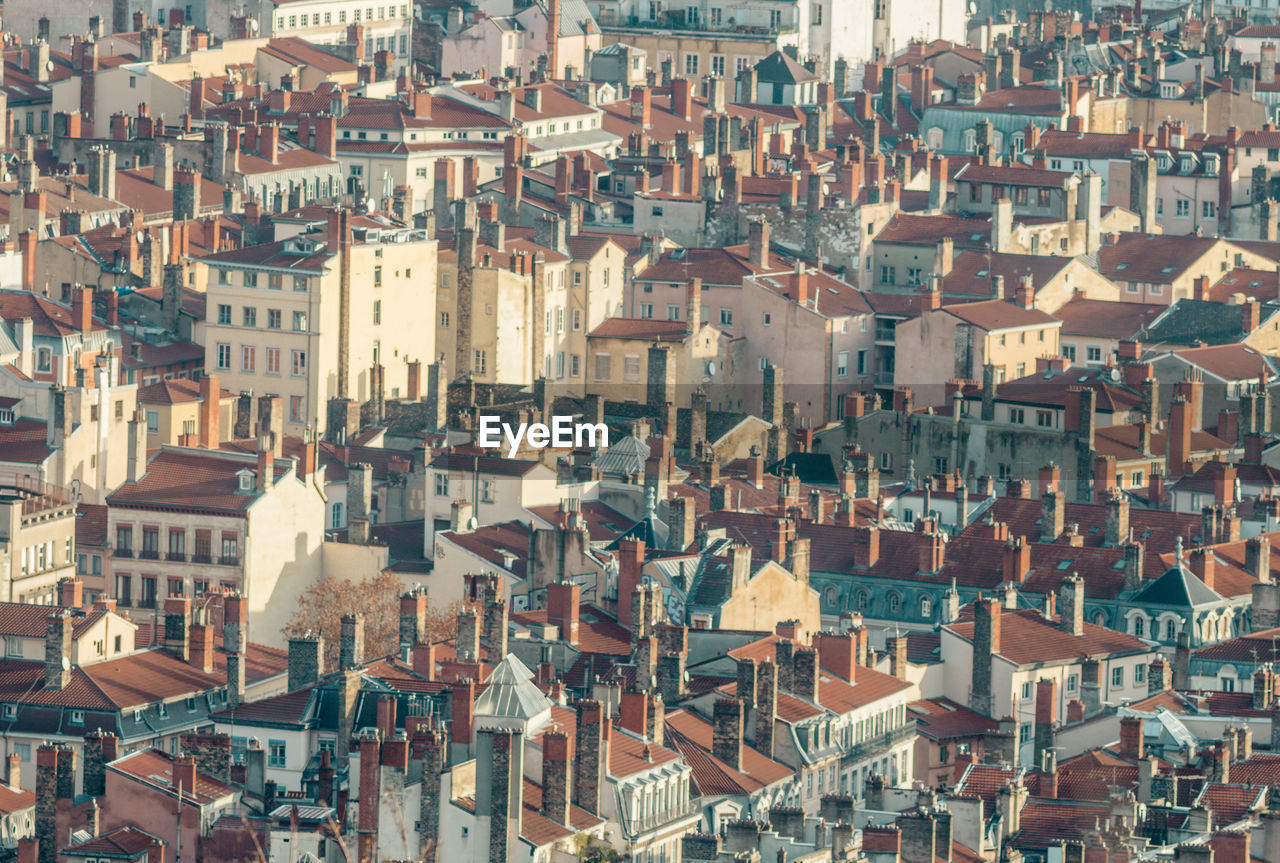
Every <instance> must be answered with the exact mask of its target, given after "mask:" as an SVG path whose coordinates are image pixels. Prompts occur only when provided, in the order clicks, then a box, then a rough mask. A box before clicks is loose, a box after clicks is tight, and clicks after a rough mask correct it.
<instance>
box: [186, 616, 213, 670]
mask: <svg viewBox="0 0 1280 863" xmlns="http://www.w3.org/2000/svg"><path fill="white" fill-rule="evenodd" d="M189 632H190V645H191V664H192V665H193V666H194V667H196V668H198V669H200V670H201V671H203V672H204V673H205V674H211V673H212V672H213V650H214V647H213V627H212V626H210V625H208V624H206V623H195V624H192V625H191V628H190V630H189Z"/></svg>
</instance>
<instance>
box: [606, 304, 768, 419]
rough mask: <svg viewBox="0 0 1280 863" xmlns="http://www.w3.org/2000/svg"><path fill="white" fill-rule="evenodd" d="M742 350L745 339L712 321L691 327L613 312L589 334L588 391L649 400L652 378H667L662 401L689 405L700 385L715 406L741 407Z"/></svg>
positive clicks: (631, 400) (656, 380) (711, 405)
mask: <svg viewBox="0 0 1280 863" xmlns="http://www.w3.org/2000/svg"><path fill="white" fill-rule="evenodd" d="M743 354H744V346H743V340H742V339H734V338H733V337H732V336H730V335H728V334H727V333H725V332H724V331H723V330H720V329H718V328H717V327H714V326H711V325H710V324H702V325H701V326H700V327H698V328H697V330H696V332H688V331H687V329H686V325H685V322H683V321H658V320H649V319H645V318H611V319H609V320H607V321H605V322H604V323H603V324H601V325H600V326H598V327H596V328H595V329H594V330H592V331H591V333H590V334H589V335H588V337H587V394H588V395H597V394H598V395H601V396H604V397H605V398H607V399H610V400H614V401H629V402H645V401H647V400H648V398H649V394H650V393H649V389H650V382H651V381H654V382H665V383H659V384H658V385H659V386H660V387H663V388H664V389H665V393H664V394H663V395H662V396H659V397H658V398H659V399H660V401H663V402H671V403H673V404H675V405H676V407H689V406H690V403H691V397H692V396H693V393H694V392H695V391H696V390H698V389H699V388H701V389H703V390H705V391H706V393H707V395H708V397H709V398H710V402H709V407H710V408H711V409H712V410H738V409H741V408H742V393H741V392H740V389H739V386H738V384H739V382H740V381H742V380H743V370H742V366H743ZM657 362H665V363H666V369H665V374H664V371H663V370H662V369H660V368H658V367H656V366H655V363H657Z"/></svg>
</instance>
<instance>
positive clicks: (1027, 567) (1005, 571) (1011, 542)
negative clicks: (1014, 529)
mask: <svg viewBox="0 0 1280 863" xmlns="http://www.w3.org/2000/svg"><path fill="white" fill-rule="evenodd" d="M1030 572H1031V543H1029V542H1027V541H1026V539H1025V538H1023V537H1021V536H1015V537H1010V538H1009V539H1008V540H1007V541H1006V542H1005V544H1004V557H1003V567H1002V569H1001V574H1002V576H1003V578H1004V581H1005V582H1006V583H1008V584H1022V583H1023V582H1024V581H1026V579H1027V575H1028V574H1029V573H1030Z"/></svg>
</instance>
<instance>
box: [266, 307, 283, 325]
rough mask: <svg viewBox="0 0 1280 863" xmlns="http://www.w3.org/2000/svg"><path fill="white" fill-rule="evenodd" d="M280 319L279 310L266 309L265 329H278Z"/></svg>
mask: <svg viewBox="0 0 1280 863" xmlns="http://www.w3.org/2000/svg"><path fill="white" fill-rule="evenodd" d="M280 318H281V315H280V310H279V309H267V329H269V330H278V329H280V326H281V324H280Z"/></svg>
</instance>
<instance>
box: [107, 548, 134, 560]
mask: <svg viewBox="0 0 1280 863" xmlns="http://www.w3.org/2000/svg"><path fill="white" fill-rule="evenodd" d="M111 556H112V557H117V558H124V557H133V549H131V548H117V549H113V550H112V552H111Z"/></svg>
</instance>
